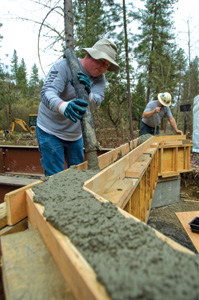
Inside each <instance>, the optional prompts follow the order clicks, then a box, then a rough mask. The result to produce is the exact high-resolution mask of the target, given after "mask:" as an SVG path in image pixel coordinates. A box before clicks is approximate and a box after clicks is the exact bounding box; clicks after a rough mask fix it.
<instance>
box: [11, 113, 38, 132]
mask: <svg viewBox="0 0 199 300" xmlns="http://www.w3.org/2000/svg"><path fill="white" fill-rule="evenodd" d="M36 123H37V114H30V115H29V125H28V124H26V122H25V121H24V120H22V119H17V118H13V120H12V127H11V132H13V131H14V129H15V125H16V124H18V125H20V126H21V127H22V128H23V130H24V131H29V132H31V133H35V128H36Z"/></svg>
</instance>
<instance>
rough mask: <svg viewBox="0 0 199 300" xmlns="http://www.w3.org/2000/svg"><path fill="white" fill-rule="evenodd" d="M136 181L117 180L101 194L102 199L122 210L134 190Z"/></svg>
mask: <svg viewBox="0 0 199 300" xmlns="http://www.w3.org/2000/svg"><path fill="white" fill-rule="evenodd" d="M137 183H138V179H133V178H124V179H119V180H117V181H115V182H114V183H113V185H112V186H111V187H110V188H109V189H108V190H107V191H105V192H104V193H103V194H102V197H103V198H104V199H106V200H109V201H111V202H112V203H113V204H114V205H116V206H119V207H121V208H123V207H124V206H125V205H126V203H127V202H128V200H129V198H130V197H131V195H132V193H133V191H134V189H135V188H136V186H137Z"/></svg>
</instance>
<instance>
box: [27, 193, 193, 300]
mask: <svg viewBox="0 0 199 300" xmlns="http://www.w3.org/2000/svg"><path fill="white" fill-rule="evenodd" d="M84 189H85V190H86V188H84ZM93 195H94V196H95V198H96V199H97V200H99V201H101V202H107V200H105V199H103V198H102V197H101V196H99V195H97V194H95V193H94V192H93ZM26 196H27V210H28V219H29V222H30V224H31V226H32V228H34V229H36V228H38V230H39V231H40V234H41V236H42V238H43V240H44V242H45V244H46V245H47V247H48V249H49V251H50V253H51V254H52V256H53V258H54V260H55V262H56V264H57V266H58V267H59V269H60V271H61V272H62V275H63V277H64V278H65V280H66V281H67V283H68V284H69V286H70V289H71V291H72V293H73V294H74V296H75V297H76V298H77V299H80V300H88V299H89V300H110V297H109V296H108V295H107V293H106V291H105V289H104V287H103V286H102V285H101V284H100V283H99V282H98V281H97V280H96V274H95V272H94V270H93V269H92V268H91V267H90V265H89V264H88V263H87V261H86V260H85V259H84V258H83V257H82V255H81V254H80V253H79V251H78V250H77V249H76V248H75V246H74V245H73V244H72V243H71V242H70V240H69V239H68V237H67V236H65V235H63V234H62V233H60V232H59V231H58V230H56V229H55V228H53V227H52V226H51V225H50V224H49V223H48V222H46V220H45V217H44V216H43V211H44V207H43V206H41V205H39V204H36V203H34V202H33V200H32V197H33V192H32V191H31V190H28V191H26ZM118 211H119V212H120V213H122V214H123V215H124V216H125V217H126V218H132V219H134V220H135V221H136V222H140V220H139V219H137V218H135V217H133V216H132V215H130V214H129V213H127V212H125V211H124V210H122V209H120V208H118ZM154 232H155V233H156V235H157V236H158V237H159V238H161V239H162V240H164V241H165V242H167V243H168V244H169V245H170V246H172V247H173V248H174V249H176V250H178V251H182V252H186V253H190V254H193V255H194V253H193V252H192V251H190V250H188V249H187V248H185V247H183V246H181V245H179V244H178V243H176V242H174V241H173V240H171V239H169V238H167V237H166V236H164V235H163V234H161V233H160V232H158V231H156V230H154Z"/></svg>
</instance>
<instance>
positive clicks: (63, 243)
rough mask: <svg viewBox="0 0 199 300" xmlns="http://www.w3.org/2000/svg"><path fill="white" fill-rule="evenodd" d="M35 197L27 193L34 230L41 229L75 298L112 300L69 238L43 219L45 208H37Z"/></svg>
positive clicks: (29, 213)
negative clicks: (33, 199) (33, 198)
mask: <svg viewBox="0 0 199 300" xmlns="http://www.w3.org/2000/svg"><path fill="white" fill-rule="evenodd" d="M32 196H33V192H32V191H31V190H27V191H26V197H27V210H28V219H29V222H30V224H31V226H32V228H33V229H36V228H38V230H39V232H40V234H41V236H42V238H43V240H44V242H45V244H46V245H47V247H48V249H49V251H50V253H51V254H52V256H53V258H54V260H55V262H56V264H57V266H58V267H59V269H60V271H61V272H62V275H63V277H64V279H65V280H66V281H67V282H68V284H69V286H70V289H71V291H72V293H73V294H74V296H75V297H76V298H77V299H81V300H110V297H109V296H108V295H107V293H106V291H105V288H104V287H103V286H102V285H101V284H100V283H99V282H98V281H96V274H95V272H94V271H93V269H92V268H91V267H90V265H89V264H88V263H87V261H86V260H85V259H84V258H83V257H82V255H81V254H80V253H79V251H78V250H77V249H76V248H75V247H74V245H73V244H72V243H71V242H70V240H69V239H68V237H67V236H65V235H63V234H62V233H61V232H59V231H58V230H56V229H55V228H54V227H52V226H51V225H50V224H49V223H48V222H46V220H45V218H44V216H43V211H44V207H43V206H41V205H39V204H35V203H34V202H33V201H32ZM46 299H48V298H46ZM49 299H50V298H49Z"/></svg>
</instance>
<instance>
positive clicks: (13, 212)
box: [4, 180, 42, 225]
mask: <svg viewBox="0 0 199 300" xmlns="http://www.w3.org/2000/svg"><path fill="white" fill-rule="evenodd" d="M39 183H42V181H40V180H39V181H36V182H34V183H31V184H29V185H27V186H24V187H22V188H19V189H17V190H15V191H12V192H10V193H7V194H5V198H4V200H5V202H6V209H7V224H8V225H14V224H16V223H18V222H19V221H21V220H23V219H24V218H25V217H27V209H26V190H27V189H29V188H32V187H33V186H35V185H36V184H39Z"/></svg>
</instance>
